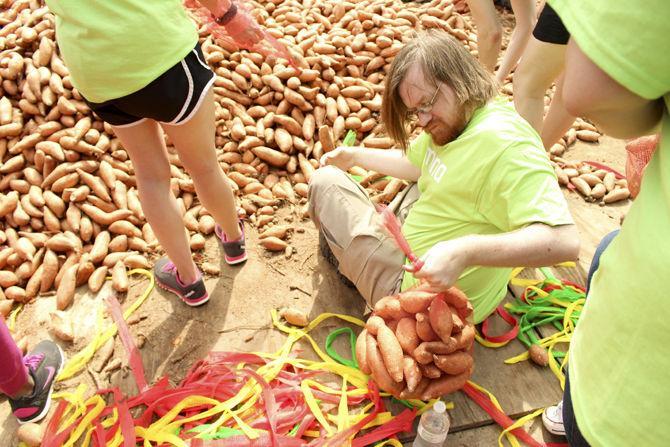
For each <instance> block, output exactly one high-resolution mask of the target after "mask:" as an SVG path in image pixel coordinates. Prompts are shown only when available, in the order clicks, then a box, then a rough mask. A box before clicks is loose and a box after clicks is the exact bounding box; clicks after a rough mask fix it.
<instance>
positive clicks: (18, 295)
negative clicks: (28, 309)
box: [5, 286, 28, 303]
mask: <svg viewBox="0 0 670 447" xmlns="http://www.w3.org/2000/svg"><path fill="white" fill-rule="evenodd" d="M5 296H6V297H7V299H9V300H13V301H18V302H19V303H25V302H27V301H28V296H27V294H26V291H25V290H24V289H23V288H22V287H19V286H11V287H7V288H6V289H5Z"/></svg>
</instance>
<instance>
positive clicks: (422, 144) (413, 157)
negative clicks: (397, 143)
mask: <svg viewBox="0 0 670 447" xmlns="http://www.w3.org/2000/svg"><path fill="white" fill-rule="evenodd" d="M429 144H430V135H428V134H427V133H426V132H421V134H420V135H419V136H418V137H416V139H415V140H414V141H412V143H411V144H410V146H409V148H408V149H407V159H408V160H409V161H410V163H412V164H413V165H414V166H416V167H417V168H419V169H421V166H422V165H423V157H425V156H426V149H428V145H429Z"/></svg>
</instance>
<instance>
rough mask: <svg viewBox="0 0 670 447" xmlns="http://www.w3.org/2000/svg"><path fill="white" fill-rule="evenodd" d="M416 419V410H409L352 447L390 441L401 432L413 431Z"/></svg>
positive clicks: (358, 439) (357, 439)
mask: <svg viewBox="0 0 670 447" xmlns="http://www.w3.org/2000/svg"><path fill="white" fill-rule="evenodd" d="M415 417H416V410H409V409H407V410H405V411H403V412H402V413H400V414H399V415H398V416H396V417H394V418H393V419H392V420H390V421H388V422H387V423H385V424H384V425H382V426H380V427H377V428H376V429H374V430H373V431H371V432H370V433H368V434H366V435H364V436H361V437H359V438H356V439H354V441H353V442H352V443H351V447H364V446H366V445H370V444H372V443H375V442H377V441H383V440H385V439H389V438H391V437H392V436H395V435H396V434H398V433H400V432H404V431H411V430H412V423H413V422H414V418H415Z"/></svg>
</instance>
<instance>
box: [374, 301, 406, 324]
mask: <svg viewBox="0 0 670 447" xmlns="http://www.w3.org/2000/svg"><path fill="white" fill-rule="evenodd" d="M374 310H375V314H377V315H379V316H380V317H382V318H383V319H385V320H400V319H401V318H407V317H409V316H410V314H408V313H407V312H405V311H404V310H402V307H400V301H399V300H398V297H397V296H385V297H383V298H381V299H380V300H379V301H377V302H376V303H375V305H374Z"/></svg>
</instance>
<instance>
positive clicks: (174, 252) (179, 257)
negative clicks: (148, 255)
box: [114, 120, 197, 284]
mask: <svg viewBox="0 0 670 447" xmlns="http://www.w3.org/2000/svg"><path fill="white" fill-rule="evenodd" d="M114 133H115V134H116V136H117V137H119V138H120V139H121V142H122V143H123V147H124V148H125V149H126V151H127V152H128V155H129V156H130V160H131V161H132V162H133V166H134V168H135V177H136V180H137V191H138V193H139V197H140V202H141V203H142V210H143V211H144V215H145V216H146V218H147V221H148V222H149V224H150V225H151V228H152V229H153V231H154V234H155V235H156V238H157V239H158V242H160V244H161V245H162V246H163V249H164V250H165V252H166V253H167V255H168V257H169V258H170V260H171V261H172V262H173V263H174V265H175V266H176V267H177V272H178V273H179V278H180V279H181V280H182V281H183V282H184V283H186V284H190V283H192V282H193V281H195V280H196V279H197V273H196V267H195V264H194V263H193V258H192V257H191V249H190V247H189V242H188V238H187V237H186V231H185V228H184V223H183V220H182V215H181V212H180V211H179V206H178V205H177V201H176V199H175V197H174V195H172V192H171V191H170V162H169V161H168V158H167V150H166V148H165V141H164V139H163V133H162V132H161V129H160V127H159V126H158V124H157V123H156V121H153V120H145V121H143V122H141V123H140V124H136V125H134V126H130V127H114Z"/></svg>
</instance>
